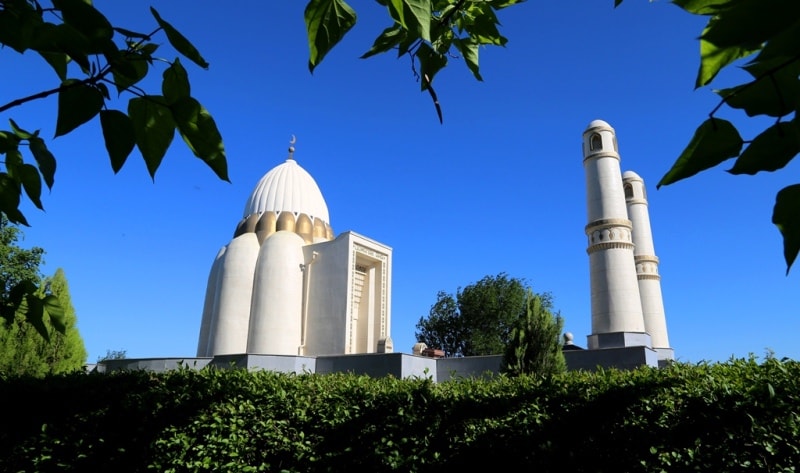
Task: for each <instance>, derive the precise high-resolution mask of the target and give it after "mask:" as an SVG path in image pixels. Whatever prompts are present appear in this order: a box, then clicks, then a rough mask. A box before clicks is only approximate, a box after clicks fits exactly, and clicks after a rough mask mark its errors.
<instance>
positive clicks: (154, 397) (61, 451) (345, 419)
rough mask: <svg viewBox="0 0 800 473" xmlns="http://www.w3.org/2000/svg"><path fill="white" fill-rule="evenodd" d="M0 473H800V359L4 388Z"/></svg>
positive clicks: (68, 381) (117, 380) (77, 377)
mask: <svg viewBox="0 0 800 473" xmlns="http://www.w3.org/2000/svg"><path fill="white" fill-rule="evenodd" d="M0 403H2V406H3V407H4V409H5V413H4V414H5V415H4V416H3V422H2V423H0V471H4V472H5V471H9V472H19V471H25V472H32V471H59V472H62V471H81V472H84V471H114V472H124V471H156V472H184V471H191V472H205V471H208V472H211V471H213V472H250V471H292V472H294V471H297V472H300V471H302V472H307V471H403V472H409V471H431V472H434V471H435V472H443V471H472V470H474V469H475V468H476V467H477V466H478V465H487V464H488V465H497V467H501V466H502V467H503V468H505V469H509V468H510V469H515V468H526V469H527V470H528V471H537V472H539V471H542V472H550V471H553V472H555V471H559V472H562V471H576V472H593V473H594V472H615V473H616V472H651V471H656V472H658V471H726V472H727V471H754V470H755V471H795V467H796V466H797V465H800V363H798V362H795V361H790V360H777V359H774V358H768V359H766V360H764V361H762V362H759V361H757V360H756V359H755V358H752V357H751V358H750V359H741V360H731V361H729V362H726V363H714V364H710V363H701V364H698V365H688V364H680V363H676V364H673V365H672V366H670V367H668V368H665V369H660V370H659V369H652V368H643V369H639V370H635V371H615V370H610V371H600V372H597V373H586V372H569V373H566V374H564V375H558V376H554V377H552V378H549V379H542V378H535V377H520V378H506V377H498V378H495V379H493V380H488V381H487V380H459V381H452V382H446V383H441V384H436V383H433V382H432V381H431V380H429V379H407V380H398V379H394V378H383V379H373V378H369V377H365V376H355V375H346V374H339V375H313V374H308V375H299V376H297V375H286V374H278V373H271V372H264V371H260V372H247V371H244V370H213V369H207V370H203V371H192V370H188V369H186V370H178V371H172V372H168V373H161V374H155V373H148V372H142V371H137V372H122V373H119V372H117V373H111V374H106V375H103V374H89V375H85V374H74V375H65V376H52V377H49V378H46V379H44V380H40V379H31V378H7V379H4V380H2V381H0Z"/></svg>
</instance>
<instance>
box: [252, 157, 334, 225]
mask: <svg viewBox="0 0 800 473" xmlns="http://www.w3.org/2000/svg"><path fill="white" fill-rule="evenodd" d="M270 210H272V211H274V212H284V211H286V212H294V213H297V214H301V213H303V214H306V215H308V216H309V217H311V218H313V219H317V218H319V219H322V220H323V221H324V222H326V223H330V219H329V218H328V206H327V204H325V199H324V198H323V197H322V192H320V190H319V186H317V183H316V182H315V181H314V178H313V177H311V175H310V174H309V173H308V172H307V171H306V170H305V169H303V168H301V167H300V165H299V164H297V162H296V161H295V160H294V159H292V158H289V159H287V160H286V162H284V163H283V164H280V165H278V166H276V167H274V168H272V170H270V171H269V172H268V173H266V174H265V175H264V177H262V178H261V180H260V181H258V184H256V188H255V189H253V192H252V193H251V194H250V198H249V199H247V204H246V205H245V207H244V217H247V216H248V215H251V214H254V213H261V212H266V211H270Z"/></svg>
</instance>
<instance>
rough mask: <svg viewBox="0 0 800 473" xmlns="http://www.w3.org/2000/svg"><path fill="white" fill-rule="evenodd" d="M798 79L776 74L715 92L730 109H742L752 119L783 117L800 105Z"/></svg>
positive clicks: (799, 84) (799, 83)
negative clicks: (761, 116) (755, 117)
mask: <svg viewBox="0 0 800 473" xmlns="http://www.w3.org/2000/svg"><path fill="white" fill-rule="evenodd" d="M796 77H797V76H795V77H794V78H792V77H788V78H787V77H786V74H778V73H776V74H773V75H772V76H770V77H764V78H762V79H757V80H754V81H753V82H748V83H747V84H743V85H739V86H736V87H731V88H730V89H722V90H718V91H715V92H717V94H719V95H720V96H721V97H722V98H724V99H725V103H726V104H728V106H729V107H732V108H739V109H742V110H744V111H745V113H747V115H748V116H750V117H754V116H757V115H769V116H771V117H782V116H785V115H788V114H789V113H791V112H792V111H794V110H795V108H796V107H797V106H798V105H800V103H799V102H798V99H797V97H800V82H798V81H797V79H796ZM782 78H783V79H782ZM787 99H791V100H787Z"/></svg>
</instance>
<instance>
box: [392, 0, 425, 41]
mask: <svg viewBox="0 0 800 473" xmlns="http://www.w3.org/2000/svg"><path fill="white" fill-rule="evenodd" d="M387 7H388V8H389V13H390V14H391V15H392V18H394V19H395V20H396V21H397V22H398V23H400V25H401V26H402V27H403V28H404V29H405V30H406V31H408V32H409V33H413V35H414V36H416V37H417V38H421V39H422V40H423V41H428V42H430V41H431V2H430V0H390V1H389V2H388V4H387Z"/></svg>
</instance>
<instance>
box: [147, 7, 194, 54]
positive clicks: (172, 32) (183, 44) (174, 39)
mask: <svg viewBox="0 0 800 473" xmlns="http://www.w3.org/2000/svg"><path fill="white" fill-rule="evenodd" d="M150 13H152V14H153V16H154V17H155V19H156V21H157V22H158V25H159V26H161V28H163V29H164V32H165V33H167V39H168V40H169V44H171V45H172V47H173V48H175V49H176V50H177V51H178V52H179V53H181V54H182V55H183V56H184V57H186V59H188V60H190V61H192V62H193V63H195V64H197V65H198V66H200V67H202V68H203V69H208V63H207V62H206V60H205V59H203V56H201V55H200V52H199V51H198V50H197V48H195V47H194V45H193V44H192V43H190V42H189V40H188V39H186V37H185V36H183V35H182V34H181V33H180V32H179V31H178V30H176V29H175V28H174V27H173V26H172V25H171V24H169V23H167V22H166V21H164V20H162V19H161V15H159V14H158V12H157V11H156V9H155V8H153V7H150Z"/></svg>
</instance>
